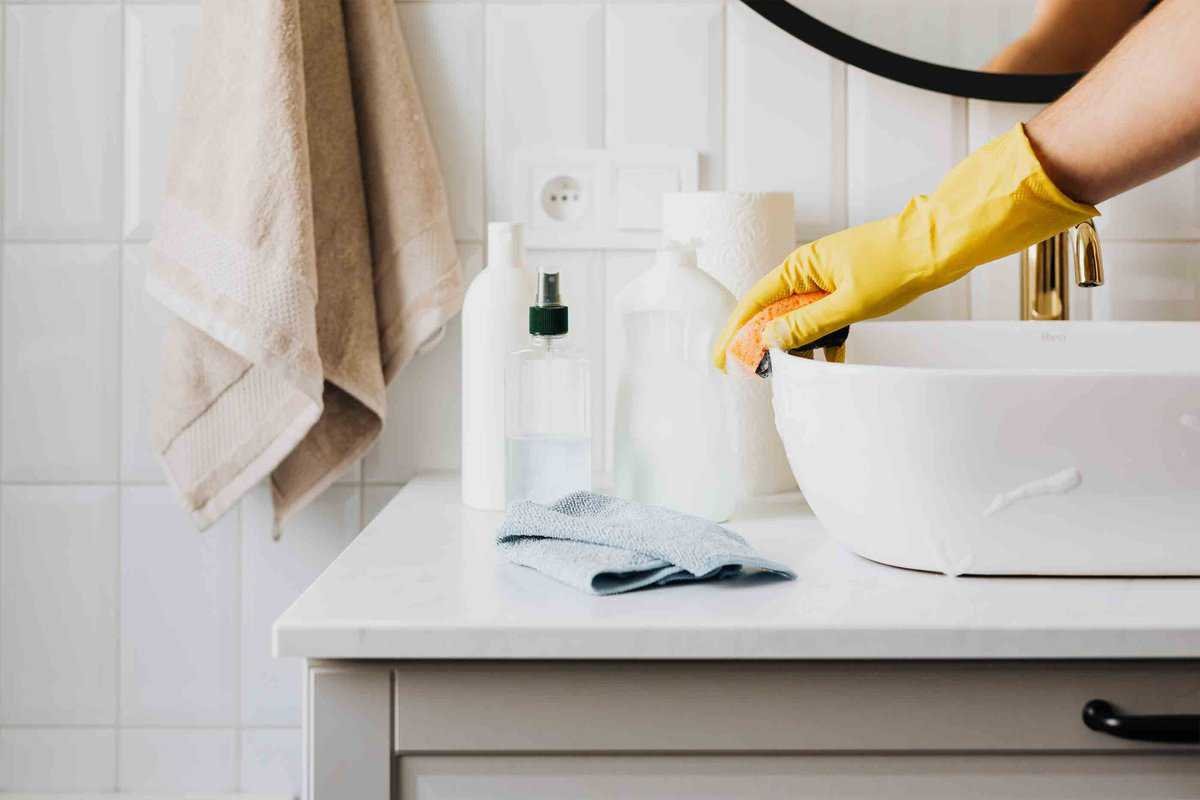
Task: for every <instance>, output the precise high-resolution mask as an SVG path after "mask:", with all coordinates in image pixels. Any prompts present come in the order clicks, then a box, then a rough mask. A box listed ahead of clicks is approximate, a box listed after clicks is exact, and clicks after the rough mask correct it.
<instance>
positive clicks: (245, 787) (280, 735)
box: [240, 728, 303, 797]
mask: <svg viewBox="0 0 1200 800" xmlns="http://www.w3.org/2000/svg"><path fill="white" fill-rule="evenodd" d="M300 737H301V733H300V729H299V728H272V729H262V728H251V729H247V730H244V731H242V776H241V781H240V787H241V790H242V791H243V792H253V793H256V794H258V793H261V794H267V793H270V794H272V795H282V796H284V797H300V789H301V781H302V779H303V764H302V761H303V759H302V757H301V744H302V740H301V738H300Z"/></svg>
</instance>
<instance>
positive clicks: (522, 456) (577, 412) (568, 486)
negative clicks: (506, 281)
mask: <svg viewBox="0 0 1200 800" xmlns="http://www.w3.org/2000/svg"><path fill="white" fill-rule="evenodd" d="M558 279H559V276H558V273H543V274H542V275H540V276H539V284H538V296H537V304H536V305H534V306H532V307H530V309H529V333H530V337H529V344H528V345H527V346H526V347H524V348H522V349H520V350H517V351H515V352H513V353H512V355H510V356H509V358H508V376H507V380H506V386H507V394H508V396H507V399H506V401H505V415H506V417H507V433H508V471H507V481H508V490H507V495H508V502H510V503H512V502H516V501H518V500H532V501H534V502H535V503H552V502H554V501H555V500H557V499H558V498H560V497H562V496H563V495H565V494H568V493H570V492H574V491H579V490H581V489H583V490H586V489H591V488H592V425H591V399H590V394H589V391H588V385H589V381H590V378H589V375H590V373H589V369H588V361H587V359H586V358H585V357H583V356H582V355H581V354H580V353H579V352H578V351H576V350H575V349H574V348H572V347H571V346H570V344H569V342H568V339H567V331H568V327H569V326H568V317H567V306H566V305H564V304H563V303H562V302H561V300H560V297H559V286H558Z"/></svg>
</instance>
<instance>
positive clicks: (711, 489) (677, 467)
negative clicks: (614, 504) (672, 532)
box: [613, 244, 739, 522]
mask: <svg viewBox="0 0 1200 800" xmlns="http://www.w3.org/2000/svg"><path fill="white" fill-rule="evenodd" d="M735 304H736V301H735V300H734V297H733V295H732V294H730V293H729V291H728V290H727V289H725V287H723V286H722V285H721V284H720V283H718V282H717V281H716V279H714V278H712V277H710V276H709V275H708V274H706V273H705V272H703V271H701V270H700V268H699V267H697V266H696V255H695V251H694V250H692V249H691V248H690V247H688V246H683V245H675V244H668V245H667V246H665V247H664V248H663V249H662V250H660V251H659V253H658V258H657V260H656V262H655V264H654V266H653V267H651V268H650V269H649V270H647V271H646V272H644V273H643V274H642V275H640V276H638V277H637V278H635V279H634V280H632V281H630V282H629V283H628V284H627V285H626V286H625V288H624V289H622V290H621V292H620V293H619V294H618V295H617V310H618V314H619V316H620V320H621V330H622V334H623V337H624V343H623V344H624V346H623V349H622V359H621V369H620V373H619V377H618V382H617V398H616V408H615V420H614V431H613V434H614V439H613V472H614V478H615V481H616V489H617V493H618V494H619V495H620V496H622V497H625V498H627V499H630V500H637V501H638V502H642V503H649V504H652V505H658V506H665V507H667V508H671V509H674V510H676V511H682V512H684V513H687V514H695V515H696V516H701V517H706V518H708V519H711V520H715V521H717V522H720V521H723V520H726V519H728V518H729V517H730V515H732V514H733V510H734V506H735V505H736V504H737V499H738V488H737V487H738V485H739V480H738V474H737V447H738V443H737V441H736V436H737V420H735V419H733V418H732V417H731V415H732V413H733V398H732V389H733V387H732V385H731V381H732V380H733V379H732V378H729V377H727V376H726V375H724V374H722V373H721V372H720V371H718V370H717V369H716V368H715V367H713V365H712V363H711V360H710V353H711V348H712V346H713V342H714V340H715V338H716V335H717V333H718V332H719V331H720V329H721V326H722V325H723V324H724V323H725V320H726V319H727V318H728V317H729V314H730V313H731V312H732V311H733V308H734V305H735Z"/></svg>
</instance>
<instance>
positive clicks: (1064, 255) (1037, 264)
mask: <svg viewBox="0 0 1200 800" xmlns="http://www.w3.org/2000/svg"><path fill="white" fill-rule="evenodd" d="M1068 262H1071V263H1073V264H1074V273H1075V282H1076V284H1077V285H1078V286H1082V287H1095V286H1101V285H1103V283H1104V262H1103V258H1102V256H1101V252H1100V237H1099V236H1098V235H1097V234H1096V227H1095V225H1093V224H1092V221H1091V220H1087V221H1085V222H1081V223H1079V224H1078V225H1076V226H1075V227H1073V228H1069V229H1067V230H1065V231H1063V232H1062V233H1058V234H1055V235H1054V236H1051V237H1050V238H1049V239H1046V240H1044V241H1041V242H1038V243H1037V244H1035V245H1032V246H1031V247H1027V248H1026V249H1025V250H1023V251H1022V252H1021V319H1025V320H1064V319H1070V316H1071V313H1070V312H1071V302H1070V290H1069V288H1068V286H1067V274H1068V269H1067V265H1068Z"/></svg>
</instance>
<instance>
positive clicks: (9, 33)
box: [4, 3, 121, 239]
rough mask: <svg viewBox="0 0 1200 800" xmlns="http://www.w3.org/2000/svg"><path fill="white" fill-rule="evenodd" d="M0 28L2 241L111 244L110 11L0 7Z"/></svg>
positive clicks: (114, 32) (114, 75)
mask: <svg viewBox="0 0 1200 800" xmlns="http://www.w3.org/2000/svg"><path fill="white" fill-rule="evenodd" d="M5 28H6V31H5V33H6V37H7V41H6V43H5V53H4V56H5V70H4V77H5V84H4V86H5V94H4V169H5V191H4V219H5V226H4V229H5V233H6V235H8V236H9V237H20V238H48V237H58V238H64V239H82V238H92V237H94V238H109V239H112V238H116V235H117V232H118V228H119V225H120V217H121V195H120V192H121V172H120V170H121V108H120V104H119V100H120V96H121V9H120V6H118V5H115V4H113V5H104V6H100V5H96V6H85V5H50V4H48V3H39V4H34V5H9V6H8V8H7V14H6V24H5Z"/></svg>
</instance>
